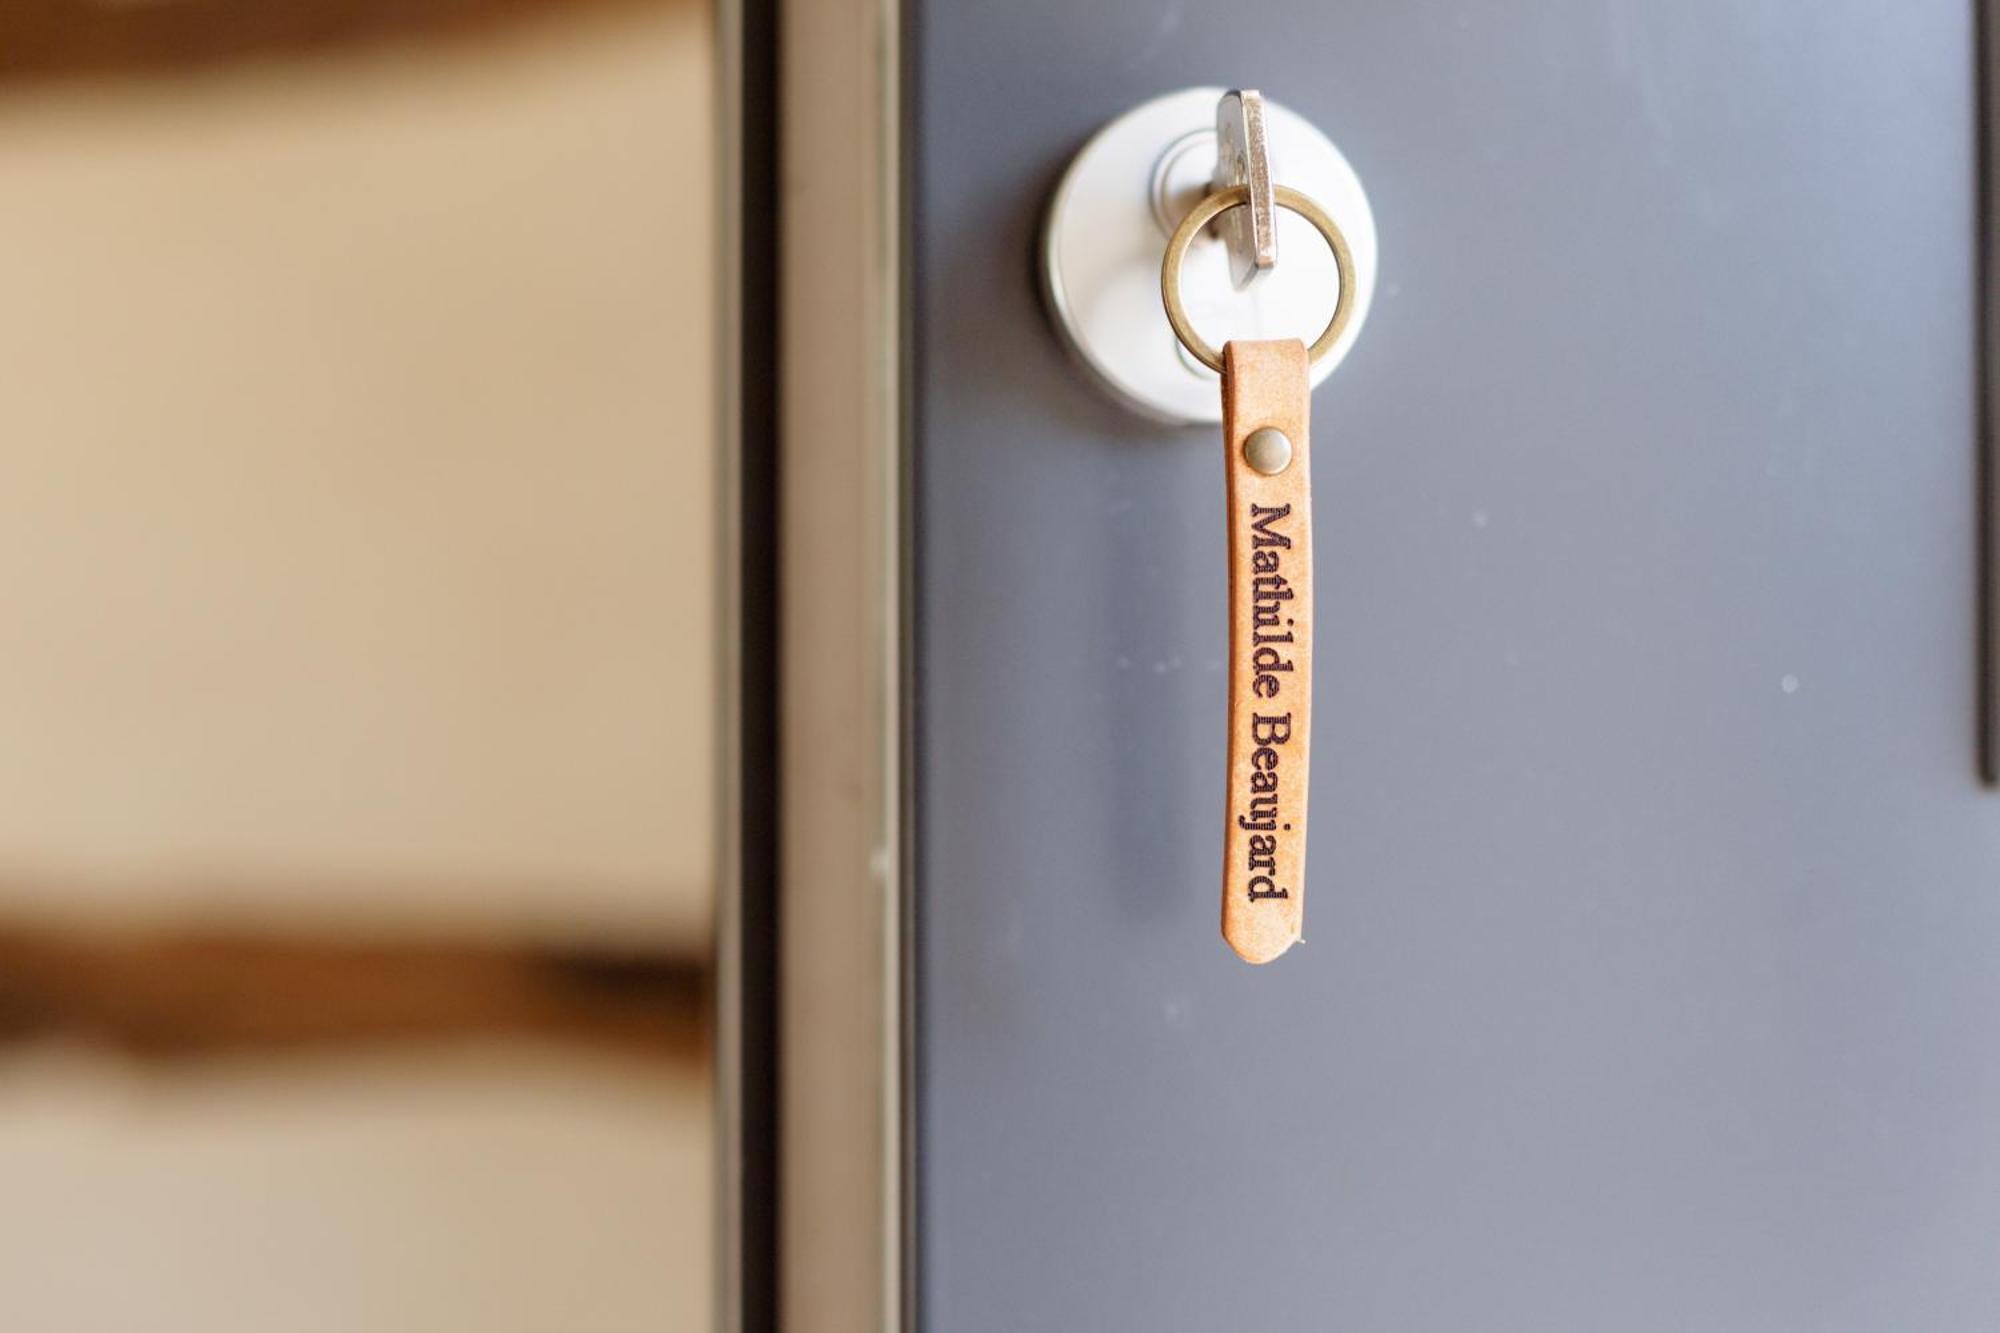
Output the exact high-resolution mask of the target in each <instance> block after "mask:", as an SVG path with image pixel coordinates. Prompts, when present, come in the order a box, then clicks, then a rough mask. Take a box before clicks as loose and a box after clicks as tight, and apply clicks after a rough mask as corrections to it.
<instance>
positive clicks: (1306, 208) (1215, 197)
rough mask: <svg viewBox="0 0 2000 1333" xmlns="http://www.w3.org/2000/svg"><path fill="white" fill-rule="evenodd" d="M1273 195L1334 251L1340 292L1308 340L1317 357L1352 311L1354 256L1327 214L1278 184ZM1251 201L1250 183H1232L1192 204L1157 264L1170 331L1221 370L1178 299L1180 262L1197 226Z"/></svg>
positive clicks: (1198, 357) (1218, 356)
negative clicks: (1316, 333) (1324, 322)
mask: <svg viewBox="0 0 2000 1333" xmlns="http://www.w3.org/2000/svg"><path fill="white" fill-rule="evenodd" d="M1271 197H1272V199H1273V200H1274V201H1275V202H1276V203H1277V205H1278V206H1279V207H1280V208H1288V209H1290V210H1291V211H1292V212H1294V213H1297V214H1298V215H1299V216H1300V217H1302V218H1304V219H1305V220H1306V221H1307V222H1310V223H1312V224H1313V227H1314V229H1315V230H1317V231H1318V232H1319V234H1320V235H1321V236H1324V237H1325V238H1326V243H1327V245H1328V246H1329V247H1330V248H1331V249H1332V250H1333V264H1334V268H1335V270H1336V271H1337V272H1338V273H1339V275H1340V295H1339V297H1338V298H1337V299H1336V300H1335V301H1334V305H1333V318H1332V319H1330V320H1328V321H1327V325H1326V329H1325V331H1324V332H1322V333H1321V334H1320V335H1319V337H1317V338H1315V339H1314V340H1313V345H1312V347H1311V348H1309V349H1308V351H1307V357H1308V359H1309V360H1310V361H1317V360H1319V359H1320V358H1321V357H1323V356H1325V355H1326V354H1327V353H1328V352H1330V351H1332V350H1333V345H1334V343H1336V342H1338V341H1339V340H1340V335H1341V334H1342V333H1344V332H1345V331H1346V330H1347V317H1348V316H1349V315H1351V314H1353V313H1354V256H1353V254H1352V253H1350V252H1349V251H1348V248H1347V238H1346V237H1345V236H1343V235H1341V234H1340V228H1339V227H1337V226H1335V225H1334V222H1333V219H1332V218H1330V217H1328V216H1327V215H1326V210H1325V209H1323V208H1321V207H1320V206H1319V205H1318V204H1316V203H1314V202H1313V201H1312V200H1311V199H1310V198H1308V197H1307V196H1305V195H1303V194H1300V193H1299V192H1298V191H1297V190H1293V189H1288V188H1286V187H1285V186H1283V185H1279V186H1275V187H1273V188H1272V191H1271ZM1249 203H1250V187H1249V186H1247V185H1232V186H1230V187H1229V188H1228V189H1226V190H1217V191H1216V192H1215V193H1214V194H1211V195H1210V196H1208V198H1206V199H1204V200H1202V201H1201V202H1200V203H1198V204H1196V205H1195V206H1194V208H1193V209H1192V210H1190V211H1189V213H1188V215H1187V216H1186V217H1184V218H1182V219H1181V225H1180V226H1178V227H1176V228H1174V234H1173V236H1172V237H1171V238H1170V239H1169V240H1168V241H1167V257H1166V258H1165V259H1164V260H1163V261H1161V264H1160V299H1161V300H1162V301H1164V302H1165V303H1166V307H1167V322H1168V323H1169V324H1172V325H1173V326H1174V336H1175V337H1176V338H1179V339H1180V340H1181V346H1183V347H1185V348H1187V349H1188V351H1189V352H1190V353H1191V354H1193V356H1194V359H1195V360H1197V361H1199V362H1201V363H1202V364H1203V365H1204V366H1207V367H1208V368H1209V369H1210V370H1212V371H1214V372H1215V373H1216V374H1218V375H1220V374H1221V373H1222V353H1221V352H1219V351H1217V350H1216V349H1215V348H1214V346H1213V345H1211V344H1210V343H1208V342H1206V341H1204V340H1203V339H1202V336H1201V335H1200V334H1198V333H1196V332H1195V331H1194V325H1193V324H1192V323H1191V322H1190V321H1189V320H1188V313H1187V306H1186V305H1185V304H1183V303H1182V301H1181V261H1182V260H1183V259H1185V258H1187V251H1188V246H1190V245H1192V244H1193V243H1194V238H1195V237H1196V236H1198V235H1200V234H1201V229H1202V228H1203V227H1206V226H1207V225H1208V224H1209V223H1211V222H1213V221H1214V220H1215V219H1216V218H1218V217H1220V216H1221V215H1222V214H1224V213H1227V212H1228V211H1229V210H1230V209H1232V208H1244V207H1247V206H1248V205H1249Z"/></svg>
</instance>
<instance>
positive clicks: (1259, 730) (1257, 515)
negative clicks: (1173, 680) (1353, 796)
mask: <svg viewBox="0 0 2000 1333" xmlns="http://www.w3.org/2000/svg"><path fill="white" fill-rule="evenodd" d="M1291 516H1292V507H1291V506H1290V505H1288V504H1285V505H1276V506H1265V505H1259V504H1255V503H1252V504H1251V505H1250V514H1249V521H1250V571H1251V573H1250V625H1251V630H1250V642H1249V644H1248V645H1246V646H1247V648H1248V650H1249V654H1250V657H1249V662H1248V668H1249V670H1248V673H1247V674H1248V677H1249V681H1250V693H1251V696H1252V697H1253V698H1255V699H1256V700H1257V701H1258V702H1257V704H1255V705H1253V706H1251V707H1250V708H1248V709H1246V710H1244V712H1245V715H1246V716H1247V717H1248V719H1249V724H1248V725H1249V729H1250V786H1249V789H1248V790H1247V791H1245V792H1242V793H1239V795H1240V796H1241V797H1243V798H1244V799H1243V801H1242V808H1241V809H1239V810H1238V811H1236V812H1234V814H1235V819H1236V826H1237V827H1238V828H1240V829H1242V830H1244V831H1245V832H1246V833H1248V834H1249V835H1250V836H1249V838H1248V839H1247V840H1246V842H1245V853H1244V866H1243V870H1244V873H1245V875H1246V876H1247V878H1246V880H1245V882H1244V891H1245V893H1246V894H1247V895H1248V897H1249V899H1250V901H1251V902H1253V903H1255V902H1260V901H1262V900H1264V899H1266V898H1289V897H1291V896H1292V895H1291V889H1290V888H1289V887H1288V886H1286V885H1284V884H1281V883H1279V882H1278V835H1279V834H1280V833H1289V832H1291V828H1292V826H1291V825H1290V824H1284V825H1280V824H1279V822H1278V811H1279V806H1280V802H1279V796H1280V794H1281V793H1282V792H1283V790H1284V782H1285V756H1286V754H1287V752H1288V750H1289V747H1290V745H1291V743H1292V714H1291V710H1290V709H1289V708H1287V707H1285V683H1286V681H1288V680H1289V679H1291V675H1292V672H1293V670H1294V665H1293V662H1292V659H1291V648H1290V645H1291V644H1292V643H1293V641H1294V636H1293V622H1292V617H1291V616H1290V615H1288V614H1287V611H1288V610H1289V609H1290V604H1291V602H1292V600H1293V597H1294V596H1295V594H1294V593H1293V591H1292V586H1291V584H1290V583H1289V582H1287V581H1286V578H1285V555H1286V553H1287V552H1289V551H1290V550H1291V549H1292V539H1291V537H1290V536H1289V535H1288V534H1287V531H1286V529H1287V526H1288V520H1290V518H1291Z"/></svg>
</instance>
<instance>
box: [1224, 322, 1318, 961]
mask: <svg viewBox="0 0 2000 1333" xmlns="http://www.w3.org/2000/svg"><path fill="white" fill-rule="evenodd" d="M1222 358H1223V374H1222V438H1223V450H1224V460H1225V467H1226V468H1227V471H1228V477H1229V488H1228V489H1229V804H1228V807H1227V810H1228V832H1227V833H1226V834H1225V836H1224V838H1223V860H1222V937H1223V938H1224V939H1225V940H1227V941H1229V947H1230V948H1232V949H1234V950H1236V952H1237V954H1238V955H1239V956H1241V957H1242V958H1243V959H1244V960H1245V961H1247V962H1252V963H1268V962H1270V961H1271V960H1272V959H1273V958H1276V957H1277V956H1278V955H1279V954H1281V953H1283V952H1284V951H1285V950H1287V949H1289V948H1291V947H1292V945H1293V943H1294V942H1296V941H1297V940H1298V938H1299V933H1300V931H1301V929H1302V928H1303V923H1304V918H1305V890H1306V880H1305V871H1306V782H1307V777H1308V774H1309V770H1310V764H1309V759H1310V755H1311V746H1312V484H1311V482H1312V473H1311V467H1310V457H1311V455H1310V450H1308V448H1307V447H1306V427H1307V424H1308V417H1309V415H1310V412H1311V406H1312V386H1311V383H1310V382H1309V381H1308V379H1307V376H1306V371H1307V360H1306V348H1305V344H1304V343H1302V342H1299V341H1298V340H1297V339H1287V340H1285V341H1282V342H1232V343H1230V344H1229V345H1228V346H1226V347H1224V348H1223V349H1222Z"/></svg>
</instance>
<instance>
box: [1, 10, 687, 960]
mask: <svg viewBox="0 0 2000 1333" xmlns="http://www.w3.org/2000/svg"><path fill="white" fill-rule="evenodd" d="M708 22H709V20H708V18H707V15H706V13H705V11H704V9H703V8H702V7H701V6H697V5H693V4H681V5H670V6H665V7H653V8H646V9H637V10H629V11H627V10H613V11H606V12H593V11H590V10H587V9H586V10H584V11H581V13H580V14H579V13H571V14H566V15H560V14H559V16H558V17H552V18H545V19H539V20H534V21H530V22H528V23H526V24H524V25H520V26H517V27H515V28H513V29H510V30H508V31H506V32H504V33H501V34H498V35H490V36H483V37H474V38H463V39H456V40H453V41H450V42H447V43H443V44H429V45H424V46H419V47H410V48H396V49H389V50H378V51H373V52H366V53H361V54H348V55H342V56H337V57H336V56H325V57H315V58H312V59H310V60H303V61H286V62H278V63H272V64H269V65H263V66H256V67H249V68H237V69H232V70H228V71H225V72H221V73H213V72H208V73H202V74H200V75H190V76H186V77H182V78H175V77H168V78H145V79H131V80H121V81H115V82H103V83H84V84H61V85H48V86H41V87H29V88H25V89H16V90H12V91H9V92H5V93H4V94H0V180H4V181H5V182H6V199H7V203H6V206H5V208H0V366H4V368H5V369H4V379H0V386H4V387H0V608H4V612H0V914H9V915H19V914H21V913H24V912H25V913H30V914H49V913H57V914H72V915H73V914H79V913H81V914H99V913H109V914H112V915H114V916H115V917H116V918H117V919H119V920H130V919H132V918H134V917H135V916H136V917H140V918H161V919H167V920H176V921H179V920H187V919H191V918H192V919H200V920H203V921H206V922H211V923H212V922H217V921H220V922H224V923H232V924H244V923H247V924H252V925H262V924H270V923H275V924H280V925H296V924H300V923H306V924H320V925H324V924H334V925H343V926H354V927H357V928H366V929H369V930H380V929H431V928H438V927H449V928H450V929H452V930H454V931H457V932H460V933H463V932H464V931H466V930H474V931H480V932H490V933H495V934H502V935H505V934H522V933H525V934H534V935H540V936H549V935H555V936H574V937H611V938H617V939H621V940H649V941H654V942H661V941H666V942H674V941H680V942H686V941H690V940H695V939H698V938H699V937H700V935H701V932H702V931H703V929H704V923H705V921H706V913H707V893H708V885H709V882H710V877H711V857H710V850H709V844H710V836H709V824H710V816H711V780H710V758H709V757H710V754H711V751H712V747H713V744H714V732H715V727H714V720H713V716H712V711H713V710H712V705H711V698H712V695H713V684H714V682H713V680H712V673H711V669H710V653H711V651H712V643H713V637H712V634H711V619H712V615H713V605H712V601H713V599H712V596H711V591H710V589H711V584H712V581H713V560H712V554H711V547H712V543H713V540H714V537H713V533H714V528H713V521H712V515H713V512H714V504H713V491H714V477H713V468H712V461H711V448H710V439H711V432H710V425H711V422H710V387H709V386H710V375H711V351H712V349H711V341H712V337H711V332H710V325H711V320H710V311H711V298H710V286H711V276H710V254H711V242H712V236H711V232H712V227H711V219H710V216H709V208H710V202H709V201H710V198H711V192H710V191H709V189H708V188H707V187H708V182H709V176H710V169H711V161H710V152H711V150H710V135H711V131H710V118H709V98H710V79H711V74H710V47H709V34H708V27H707V25H708Z"/></svg>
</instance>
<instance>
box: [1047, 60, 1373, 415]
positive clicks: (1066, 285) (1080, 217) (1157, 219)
mask: <svg viewBox="0 0 2000 1333" xmlns="http://www.w3.org/2000/svg"><path fill="white" fill-rule="evenodd" d="M1225 91H1226V90H1225V89H1222V88H1189V89H1186V90H1184V91H1182V92H1177V93H1169V94H1167V95H1166V96H1165V97H1158V98H1155V99H1154V100H1152V101H1150V102H1147V103H1145V104H1144V105H1142V106H1138V107H1135V108H1134V109H1132V110H1131V111H1128V112H1126V113H1125V114H1124V115H1122V116H1120V117H1119V118H1118V119H1116V120H1114V121H1112V122H1111V123H1110V124H1109V125H1106V126H1105V127H1104V128H1103V129H1101V130H1099V131H1098V132H1097V134H1096V136H1095V137H1093V138H1092V139H1091V140H1090V142H1089V143H1087V144H1085V145H1084V146H1083V151H1082V152H1080V153H1078V154H1077V155H1076V159H1075V160H1074V161H1072V162H1071V163H1070V166H1069V170H1068V171H1067V172H1065V173H1064V174H1063V178H1062V183H1061V184H1060V185H1058V186H1057V187H1056V193H1055V197H1054V199H1053V200H1051V202H1050V204H1049V211H1048V218H1047V222H1046V225H1045V228H1044V231H1043V235H1042V281H1043V284H1044V286H1045V288H1046V289H1047V293H1048V298H1049V306H1050V308H1051V309H1052V310H1053V312H1054V315H1055V322H1056V326H1057V327H1058V328H1059V329H1060V330H1061V331H1062V334H1063V337H1064V338H1065V339H1066V340H1067V341H1068V343H1069V345H1070V347H1071V349H1072V350H1073V351H1074V352H1075V353H1076V355H1077V358H1078V359H1079V360H1080V361H1081V362H1082V363H1083V365H1084V366H1085V368H1086V369H1088V370H1089V371H1090V373H1091V375H1092V376H1093V378H1095V379H1096V380H1098V381H1099V382H1100V383H1101V384H1103V385H1104V387H1105V388H1106V389H1108V390H1109V391H1110V392H1111V394H1112V395H1113V396H1114V397H1116V398H1117V399H1118V400H1119V401H1120V402H1122V403H1124V404H1125V405H1126V406H1127V407H1130V408H1131V409H1133V410H1134V411H1136V412H1140V413H1142V414H1144V415H1146V416H1149V417H1152V418H1154V419H1156V420H1162V421H1169V422H1174V423H1177V424H1178V423H1185V424H1196V423H1201V422H1214V421H1220V420H1222V396H1221V393H1220V390H1219V389H1218V387H1217V383H1216V376H1215V374H1214V372H1213V371H1210V370H1209V369H1208V368H1207V367H1205V366H1203V365H1202V364H1201V363H1200V362H1198V361H1196V360H1195V359H1194V357H1192V356H1190V355H1189V354H1188V352H1187V351H1186V349H1185V348H1183V347H1182V346H1181V344H1180V340H1179V339H1178V338H1176V337H1174V331H1173V329H1172V327H1171V326H1169V325H1168V323H1167V316H1166V311H1165V310H1164V309H1163V308H1162V306H1161V304H1160V261H1161V258H1162V257H1163V255H1164V253H1165V251H1166V243H1167V237H1168V236H1169V235H1170V234H1171V233H1172V232H1173V229H1174V227H1175V225H1176V224H1177V223H1178V222H1179V221H1180V219H1181V218H1182V217H1183V216H1185V215H1186V213H1187V212H1188V210H1189V209H1191V208H1192V207H1194V205H1195V204H1196V203H1198V202H1200V200H1201V198H1202V197H1203V196H1204V195H1206V194H1207V193H1208V191H1209V177H1210V175H1211V173H1212V172H1213V171H1214V169H1215V107H1216V102H1217V101H1218V100H1219V99H1220V98H1221V97H1222V95H1223V93H1224V92H1225ZM1264 125H1265V133H1266V135H1267V137H1268V139H1269V143H1270V157H1271V179H1272V181H1273V182H1274V183H1275V184H1278V185H1288V186H1290V187H1291V188H1293V189H1295V190H1298V191H1300V192H1301V193H1303V194H1307V195H1310V196H1311V197H1312V198H1314V199H1316V200H1318V201H1319V204H1320V206H1321V207H1323V208H1324V209H1325V210H1326V211H1327V212H1328V213H1329V214H1331V215H1332V217H1333V220H1334V221H1335V222H1336V223H1337V224H1339V227H1340V230H1341V232H1342V233H1343V234H1344V235H1345V236H1346V237H1347V244H1348V248H1349V249H1350V250H1351V251H1352V252H1353V256H1354V273H1355V292H1354V313H1353V316H1352V317H1351V318H1350V320H1349V322H1348V325H1347V330H1346V332H1345V333H1343V334H1342V335H1341V337H1340V339H1339V341H1338V342H1336V343H1335V344H1334V346H1333V349H1332V350H1331V351H1330V352H1328V353H1327V354H1326V355H1325V356H1324V357H1322V358H1320V360H1319V361H1317V362H1315V363H1314V365H1313V368H1312V382H1313V383H1314V384H1318V383H1319V382H1320V381H1321V380H1323V379H1325V378H1326V377H1327V376H1328V375H1329V374H1331V373H1332V371H1333V368H1334V367H1335V366H1337V365H1339V364H1340V361H1341V358H1343V357H1344V356H1346V355H1347V349H1348V348H1349V347H1351V346H1353V345H1354V339H1355V337H1356V335H1358V334H1359V333H1360V332H1361V326H1362V324H1363V323H1365V322H1366V321H1367V318H1368V306H1369V302H1370V299H1371V298H1372V297H1373V295H1374V292H1375V268H1376V253H1377V252H1376V244H1375V218H1374V215H1373V214H1372V213H1371V212H1370V211H1369V208H1368V196H1367V194H1366V193H1364V192H1363V190H1362V188H1361V179H1360V178H1359V177H1358V176H1356V175H1355V174H1354V168H1352V167H1350V166H1349V165H1348V164H1347V159H1346V158H1345V157H1342V156H1341V153H1340V150H1339V149H1338V148H1335V147H1334V146H1333V143H1332V141H1331V140H1329V139H1328V138H1327V137H1326V136H1325V135H1324V134H1321V133H1320V132H1319V130H1318V129H1316V128H1315V127H1314V126H1313V125H1312V124H1311V123H1309V122H1308V121H1306V120H1305V119H1303V118H1302V117H1300V116H1299V115H1297V114H1296V113H1294V112H1292V111H1288V110H1286V109H1285V108H1284V107H1282V106H1279V105H1278V104H1277V103H1275V102H1271V101H1268V100H1267V101H1266V102H1265V104H1264ZM1277 234H1278V264H1277V267H1276V268H1274V269H1271V270H1269V271H1267V272H1265V273H1263V274H1261V275H1259V276H1258V277H1257V278H1256V280H1255V281H1253V282H1252V283H1251V284H1250V285H1249V286H1248V287H1247V288H1245V289H1244V290H1242V291H1238V290H1236V289H1235V288H1234V287H1233V286H1232V285H1231V283H1230V279H1229V257H1228V254H1227V253H1226V252H1225V250H1224V248H1223V244H1222V242H1221V240H1220V239H1218V238H1216V237H1214V236H1213V235H1210V236H1207V237H1204V238H1202V239H1201V240H1198V241H1196V242H1195V243H1194V245H1193V246H1192V247H1191V248H1190V250H1189V252H1188V256H1187V261H1186V263H1185V265H1184V266H1183V269H1182V278H1181V294H1182V299H1183V301H1184V302H1185V303H1186V305H1187V309H1188V313H1189V315H1190V316H1191V318H1192V320H1193V323H1194V325H1195V326H1196V327H1197V328H1198V329H1199V330H1200V331H1201V333H1202V335H1203V336H1204V337H1206V338H1207V339H1208V340H1209V341H1211V342H1213V343H1214V344H1216V345H1217V346H1221V345H1222V344H1223V343H1224V342H1226V341H1228V340H1229V339H1231V338H1300V339H1303V340H1304V341H1306V342H1311V341H1312V340H1313V338H1314V336H1315V335H1317V334H1318V332H1319V330H1320V329H1322V328H1324V327H1325V325H1326V321H1327V317H1328V316H1329V315H1330V314H1331V313H1332V311H1333V305H1334V301H1335V299H1336V298H1337V296H1338V294H1339V290H1340V288H1339V278H1338V276H1337V270H1336V268H1335V266H1334V260H1333V254H1332V252H1331V251H1330V250H1328V249H1327V246H1326V242H1325V241H1323V240H1322V239H1321V238H1320V237H1319V236H1318V235H1317V234H1316V233H1315V232H1314V231H1313V228H1312V224H1311V223H1309V222H1307V221H1306V220H1305V219H1304V218H1301V217H1298V216H1296V215H1294V214H1292V213H1290V212H1288V211H1285V210H1283V209H1280V210H1279V211H1278V214H1277Z"/></svg>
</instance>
